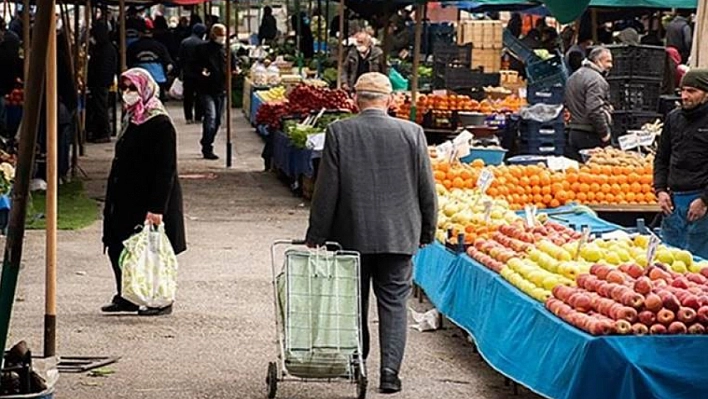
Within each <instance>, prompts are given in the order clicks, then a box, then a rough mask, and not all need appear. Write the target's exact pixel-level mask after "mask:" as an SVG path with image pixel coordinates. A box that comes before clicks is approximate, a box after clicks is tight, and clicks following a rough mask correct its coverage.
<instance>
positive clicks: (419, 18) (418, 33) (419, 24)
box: [411, 4, 425, 121]
mask: <svg viewBox="0 0 708 399" xmlns="http://www.w3.org/2000/svg"><path fill="white" fill-rule="evenodd" d="M424 9H425V4H418V5H417V6H416V9H415V41H414V44H413V80H412V82H411V102H412V104H411V120H412V121H415V120H416V119H417V115H416V113H417V112H418V107H417V105H416V104H417V103H418V67H419V66H420V44H421V41H422V34H423V13H424Z"/></svg>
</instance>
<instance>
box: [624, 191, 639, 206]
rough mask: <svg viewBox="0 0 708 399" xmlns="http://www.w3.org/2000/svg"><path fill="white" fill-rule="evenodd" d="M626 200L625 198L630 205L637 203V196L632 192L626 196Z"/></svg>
mask: <svg viewBox="0 0 708 399" xmlns="http://www.w3.org/2000/svg"><path fill="white" fill-rule="evenodd" d="M624 198H625V199H626V200H627V202H629V203H630V204H632V203H635V202H637V195H636V194H634V193H632V192H629V193H627V194H626V195H625V196H624Z"/></svg>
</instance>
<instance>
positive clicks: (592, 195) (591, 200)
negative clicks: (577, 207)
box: [586, 191, 595, 204]
mask: <svg viewBox="0 0 708 399" xmlns="http://www.w3.org/2000/svg"><path fill="white" fill-rule="evenodd" d="M586 195H587V197H588V203H589V204H594V203H595V192H594V191H590V192H589V193H587V194H586Z"/></svg>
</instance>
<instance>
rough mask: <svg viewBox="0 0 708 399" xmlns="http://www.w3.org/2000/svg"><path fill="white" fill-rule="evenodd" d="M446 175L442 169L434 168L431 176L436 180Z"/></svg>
mask: <svg viewBox="0 0 708 399" xmlns="http://www.w3.org/2000/svg"><path fill="white" fill-rule="evenodd" d="M446 176H447V175H446V174H445V172H443V171H442V170H436V171H435V173H433V177H435V180H437V181H443V180H445V177H446Z"/></svg>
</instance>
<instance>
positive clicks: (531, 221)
mask: <svg viewBox="0 0 708 399" xmlns="http://www.w3.org/2000/svg"><path fill="white" fill-rule="evenodd" d="M536 212H538V209H537V208H536V205H530V204H526V205H524V214H525V216H526V226H528V227H534V226H535V225H536Z"/></svg>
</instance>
